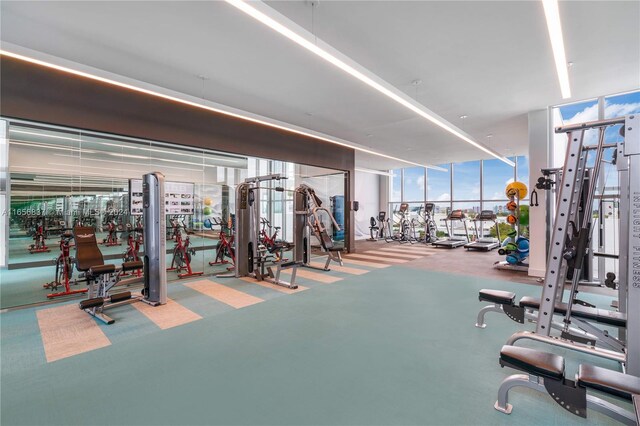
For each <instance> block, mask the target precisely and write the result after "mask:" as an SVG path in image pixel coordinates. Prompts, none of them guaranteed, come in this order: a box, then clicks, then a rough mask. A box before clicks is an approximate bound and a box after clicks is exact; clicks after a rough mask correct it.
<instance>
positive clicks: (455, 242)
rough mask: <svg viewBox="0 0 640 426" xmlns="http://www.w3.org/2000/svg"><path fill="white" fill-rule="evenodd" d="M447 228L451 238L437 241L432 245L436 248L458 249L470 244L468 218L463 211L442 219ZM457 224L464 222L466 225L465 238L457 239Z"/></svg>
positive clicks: (455, 211)
mask: <svg viewBox="0 0 640 426" xmlns="http://www.w3.org/2000/svg"><path fill="white" fill-rule="evenodd" d="M442 221H443V222H444V225H445V227H446V228H447V234H448V235H449V238H445V239H441V240H436V241H434V242H433V243H431V244H432V245H434V246H436V247H445V248H450V249H452V248H456V247H460V246H463V245H465V244H468V243H469V230H468V229H467V216H466V215H465V214H464V212H463V211H462V210H453V211H452V212H451V213H449V215H448V216H447V218H446V219H442ZM455 222H462V224H463V225H464V237H456V236H455V235H454V234H455V227H454V223H455Z"/></svg>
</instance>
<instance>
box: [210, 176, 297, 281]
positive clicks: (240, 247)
mask: <svg viewBox="0 0 640 426" xmlns="http://www.w3.org/2000/svg"><path fill="white" fill-rule="evenodd" d="M282 179H286V178H285V177H283V176H282V175H280V174H272V175H267V176H258V177H255V178H248V179H246V180H245V181H244V182H243V183H241V184H240V185H238V187H237V188H236V223H235V259H236V267H235V274H234V276H235V277H236V278H240V277H247V276H249V277H253V278H255V279H256V280H258V281H268V282H270V283H272V284H276V285H279V286H283V287H287V288H291V289H295V288H298V286H297V284H296V283H295V282H296V272H297V268H298V266H299V265H300V262H297V261H286V260H284V259H283V257H282V255H281V253H282V251H283V250H284V249H285V246H284V245H282V246H280V245H278V244H274V246H273V247H272V248H270V249H268V248H267V247H265V246H264V245H262V244H260V229H261V221H260V190H263V189H264V190H275V191H279V192H282V191H284V188H280V187H277V188H269V187H262V186H260V185H261V183H262V182H269V181H279V180H282ZM289 247H290V245H289V244H287V248H289ZM275 251H279V252H280V253H279V255H276V254H274V253H275ZM285 269H291V281H290V282H287V281H283V280H282V279H280V275H281V272H282V271H283V270H285ZM219 276H222V275H219Z"/></svg>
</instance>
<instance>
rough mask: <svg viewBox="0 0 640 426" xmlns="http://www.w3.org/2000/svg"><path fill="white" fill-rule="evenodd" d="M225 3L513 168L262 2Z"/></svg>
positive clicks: (235, 1) (231, 0)
mask: <svg viewBox="0 0 640 426" xmlns="http://www.w3.org/2000/svg"><path fill="white" fill-rule="evenodd" d="M225 1H226V2H227V3H229V4H230V5H232V6H234V7H236V8H237V9H239V10H241V11H242V12H244V13H246V14H247V15H249V16H251V17H252V18H254V19H256V20H258V21H260V22H261V23H263V24H264V25H266V26H268V27H269V28H271V29H273V30H274V31H276V32H278V33H280V34H282V35H283V36H285V37H287V38H288V39H289V40H291V41H293V42H294V43H296V44H298V45H300V46H302V47H304V48H305V49H307V50H308V51H310V52H312V53H314V54H315V55H317V56H319V57H321V58H322V59H324V60H325V61H327V62H329V63H331V64H332V65H334V66H336V67H338V68H340V69H341V70H343V71H344V72H346V73H347V74H350V75H351V76H353V77H355V78H357V79H358V80H360V81H361V82H363V83H365V84H366V85H368V86H370V87H372V88H373V89H375V90H377V91H378V92H380V93H382V94H383V95H385V96H387V97H388V98H390V99H392V100H394V101H396V102H397V103H399V104H400V105H402V106H404V107H405V108H408V109H409V110H411V111H413V112H415V113H416V114H418V115H419V116H421V117H423V118H426V119H427V120H429V121H430V122H432V123H433V124H435V125H437V126H439V127H441V128H442V129H444V130H446V131H447V132H449V133H451V134H452V135H454V136H456V137H458V138H460V139H462V140H463V141H465V142H467V143H469V144H471V145H472V146H474V147H476V148H478V149H480V150H482V151H484V152H486V153H487V154H489V155H491V156H492V157H495V158H497V159H498V160H500V161H502V162H504V163H506V164H508V165H510V166H511V167H514V166H515V163H514V162H513V161H511V160H509V159H508V158H506V157H503V156H501V155H500V154H498V153H496V152H494V151H492V150H490V149H489V148H487V147H485V146H483V145H481V144H479V143H477V142H476V141H474V140H473V139H471V138H470V137H469V136H468V135H466V134H464V132H463V131H462V130H460V129H457V128H456V127H455V126H453V125H452V124H451V123H448V122H447V121H446V120H444V119H443V118H441V117H439V116H437V115H436V114H435V113H433V112H431V111H429V110H427V108H426V107H424V106H422V105H420V104H417V102H415V101H414V102H411V101H409V100H408V99H405V98H404V97H403V96H401V95H400V94H399V93H397V92H399V91H397V90H396V91H394V90H391V89H389V88H387V87H385V86H383V85H382V84H380V83H378V82H377V81H375V80H373V79H372V78H370V77H368V76H366V75H365V74H364V73H362V72H361V71H358V70H357V69H355V68H354V67H353V66H351V65H349V64H347V63H345V62H344V61H342V60H340V59H339V58H337V57H336V56H334V55H332V54H331V53H329V52H327V51H326V50H325V49H322V48H321V47H319V46H318V45H317V44H315V43H314V42H313V41H311V40H308V39H307V38H305V37H304V36H302V35H300V34H298V33H296V32H295V31H293V30H292V29H290V28H288V27H286V26H285V25H283V24H281V23H280V22H278V21H276V20H275V19H273V18H271V17H270V16H267V15H266V14H265V13H263V12H261V11H259V10H258V9H256V8H255V7H254V6H253V4H260V3H261V2H251V3H252V4H249V2H246V1H244V0H225ZM416 104H417V105H416Z"/></svg>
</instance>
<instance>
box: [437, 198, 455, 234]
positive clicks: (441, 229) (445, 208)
mask: <svg viewBox="0 0 640 426" xmlns="http://www.w3.org/2000/svg"><path fill="white" fill-rule="evenodd" d="M434 204H435V206H434V208H433V220H434V222H435V223H436V228H437V230H436V235H437V236H438V238H441V237H448V236H449V235H448V234H447V232H446V231H447V227H446V226H445V224H444V219H446V218H447V216H448V215H449V213H450V212H451V204H450V203H434Z"/></svg>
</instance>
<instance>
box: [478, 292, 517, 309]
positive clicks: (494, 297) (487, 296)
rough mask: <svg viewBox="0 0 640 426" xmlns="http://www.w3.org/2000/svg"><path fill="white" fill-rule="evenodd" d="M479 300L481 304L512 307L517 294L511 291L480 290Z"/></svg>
mask: <svg viewBox="0 0 640 426" xmlns="http://www.w3.org/2000/svg"><path fill="white" fill-rule="evenodd" d="M478 298H479V299H480V301H481V302H492V303H499V304H501V305H512V304H513V302H514V301H515V299H516V294H515V293H513V292H511V291H502V290H489V289H484V288H483V289H482V290H480V293H479V296H478Z"/></svg>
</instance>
